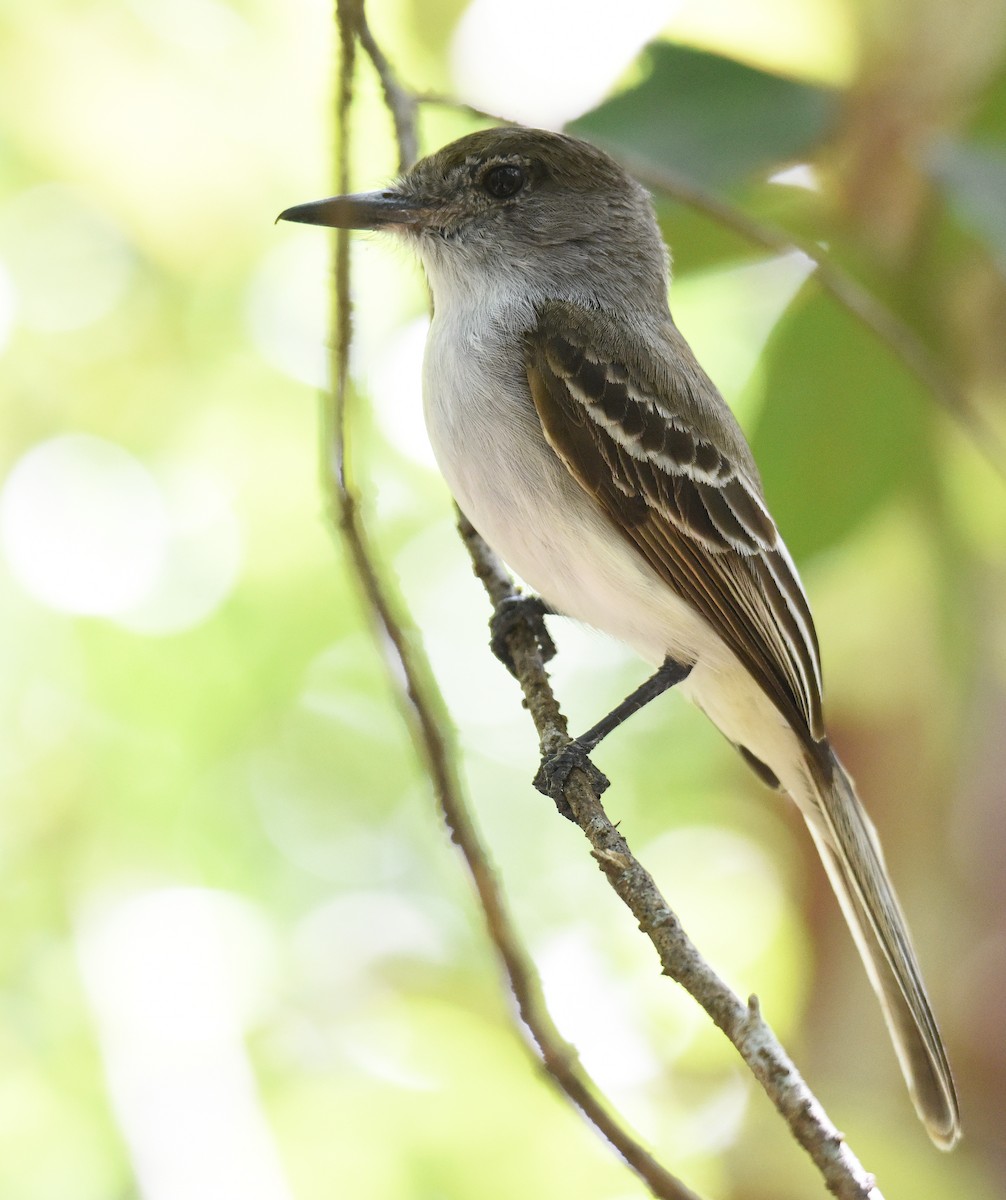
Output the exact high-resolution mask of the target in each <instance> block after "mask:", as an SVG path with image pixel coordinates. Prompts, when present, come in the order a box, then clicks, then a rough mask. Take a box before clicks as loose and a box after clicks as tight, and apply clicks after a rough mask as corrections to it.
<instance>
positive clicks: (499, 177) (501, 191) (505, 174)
mask: <svg viewBox="0 0 1006 1200" xmlns="http://www.w3.org/2000/svg"><path fill="white" fill-rule="evenodd" d="M481 182H482V190H483V191H484V192H488V193H489V195H490V196H492V197H493V198H494V199H495V200H506V199H507V197H508V196H515V195H516V194H517V193H518V192H519V191H520V189H521V188H522V187H523V186H524V172H523V170H522V169H521V168H520V167H518V166H516V165H515V164H514V163H503V164H501V165H500V166H498V167H491V168H490V169H489V170H488V171H486V173H485V174H484V175H483V176H482V181H481Z"/></svg>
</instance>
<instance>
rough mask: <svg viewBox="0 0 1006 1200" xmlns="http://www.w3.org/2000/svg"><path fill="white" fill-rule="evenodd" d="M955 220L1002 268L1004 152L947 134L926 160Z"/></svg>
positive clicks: (1005, 261)
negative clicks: (986, 247) (987, 250)
mask: <svg viewBox="0 0 1006 1200" xmlns="http://www.w3.org/2000/svg"><path fill="white" fill-rule="evenodd" d="M929 170H930V173H931V174H932V175H933V177H934V178H935V179H936V180H937V181H938V182H939V183H940V184H941V185H942V187H943V190H944V192H945V193H946V195H947V198H948V200H949V202H950V205H951V207H952V209H953V210H954V213H955V215H956V216H957V218H958V220H959V221H960V222H961V223H962V224H963V225H964V226H965V227H966V228H967V229H969V230H970V231H971V232H972V233H973V234H975V235H976V236H977V237H979V238H981V240H982V241H983V242H984V243H985V244H986V245H987V246H988V247H989V249H990V250H991V251H992V252H993V254H994V255H995V257H996V259H997V260H998V263H999V267H1000V269H1001V270H1003V271H1004V272H1006V153H1004V152H1003V150H1002V148H1001V147H999V146H991V145H981V144H979V143H975V142H963V141H955V140H953V139H952V138H947V139H945V140H944V141H943V142H941V143H940V145H939V147H938V148H937V149H936V150H935V151H934V152H933V154H932V156H931V158H930V161H929Z"/></svg>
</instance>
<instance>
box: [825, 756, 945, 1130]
mask: <svg viewBox="0 0 1006 1200" xmlns="http://www.w3.org/2000/svg"><path fill="white" fill-rule="evenodd" d="M812 773H813V776H814V778H815V779H816V780H817V782H816V791H817V793H818V795H817V801H818V803H817V804H816V805H812V806H808V807H804V809H803V811H804V816H805V818H806V820H807V824H808V826H809V828H810V832H811V834H812V835H813V837H814V841H815V842H816V844H817V848H818V850H819V852H820V854H821V859H822V861H823V862H824V865H825V868H826V870H827V872H828V877H829V879H830V880H831V884H832V887H833V888H834V889H835V894H836V896H837V897H838V900H839V903H840V904H841V906H842V911H843V913H844V914H845V918H846V920H847V921H848V923H849V928H850V930H851V931H852V935H853V938H854V939H855V941H856V945H857V947H858V948H859V953H860V954H861V955H862V958H863V963H864V964H865V966H866V972H867V975H868V976H869V978H870V982H871V983H872V984H873V988H874V991H875V992H876V993H877V997H878V999H879V1000H880V1005H881V1008H882V1009H883V1013H884V1018H885V1020H886V1021H887V1027H888V1030H889V1031H890V1034H891V1040H892V1041H893V1043H894V1049H895V1051H896V1052H897V1056H898V1061H899V1062H900V1064H901V1070H902V1072H903V1073H904V1076H905V1080H906V1081H907V1083H908V1090H909V1092H910V1094H911V1097H912V1101H913V1103H914V1105H915V1109H916V1112H917V1113H918V1114H919V1118H920V1120H921V1121H922V1123H923V1124H924V1125H925V1127H926V1130H927V1131H928V1133H929V1136H930V1137H931V1138H932V1140H933V1142H934V1143H935V1144H936V1145H937V1146H939V1147H940V1149H942V1150H950V1149H952V1148H953V1146H954V1145H955V1144H956V1143H957V1141H958V1139H959V1137H960V1110H959V1108H958V1103H957V1094H956V1091H955V1090H954V1081H953V1076H952V1075H951V1073H950V1066H949V1063H948V1062H947V1055H946V1051H945V1050H944V1047H943V1041H942V1039H941V1038H940V1032H939V1029H938V1028H937V1026H936V1020H935V1018H934V1017H933V1012H932V1008H931V1007H930V1004H929V998H928V996H927V995H926V989H925V985H924V984H923V982H922V973H921V971H920V969H919V963H918V960H917V958H916V957H915V951H914V949H913V948H912V943H911V938H910V937H909V933H908V927H907V924H906V922H905V918H904V914H903V913H902V911H901V905H900V904H899V903H898V898H897V896H896V895H895V893H894V888H893V886H892V885H891V881H890V879H889V877H888V874H887V869H886V867H885V865H884V859H883V854H882V852H881V849H880V845H879V842H878V841H877V836H876V833H875V832H874V829H873V825H872V823H871V822H870V819H869V817H868V816H867V815H866V813H865V812H864V811H863V807H862V805H861V804H860V802H859V798H858V797H857V795H856V790H855V788H854V786H853V783H852V780H851V779H850V778H849V776H848V774H847V773H846V771H845V769H844V768H843V766H842V764H841V763H840V762H839V761H838V759H837V758H835V757H834V755H831V756H830V761H829V762H828V763H826V764H825V765H824V766H823V767H822V766H817V765H816V764H815V767H814V769H813V772H812Z"/></svg>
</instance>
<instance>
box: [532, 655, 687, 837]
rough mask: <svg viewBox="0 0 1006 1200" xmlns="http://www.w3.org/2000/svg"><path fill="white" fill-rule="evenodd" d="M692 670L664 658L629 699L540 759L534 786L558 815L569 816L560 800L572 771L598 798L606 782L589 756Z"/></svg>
mask: <svg viewBox="0 0 1006 1200" xmlns="http://www.w3.org/2000/svg"><path fill="white" fill-rule="evenodd" d="M691 669H692V668H691V666H690V665H688V666H686V665H684V664H682V663H679V662H675V661H674V660H673V659H671V658H665V659H664V661H663V663H662V664H661V665H660V666H659V667H658V668H657V670H656V671H654V673H653V674H652V675H651V676H650V677H649V679H647V680H645V681H644V682H643V683H641V684H640V685H639V687H637V688H636V690H635V691H634V692H632V694H631V695H629V696H626V697H625V699H624V700H623V701H622V703H621V704H618V705H616V706H615V708H613V709H612V710H611V712H610V713H608V715H607V716H606V717H603V718H602V719H601V720H600V721H598V722H597V724H596V725H594V726H592V727H591V728H590V729H588V730H587V732H586V733H583V734H581V735H580V736H579V737H577V738H573V740H572V741H571V742H567V744H566V745H565V746H563V747H562V749H561V750H557V751H556V752H555V753H554V754H550V755H548V756H547V757H546V758H543V759H542V763H541V766H540V767H539V768H538V774H537V775H536V776H535V777H534V786H535V787H536V788H537V789H538V791H539V792H541V793H542V794H543V795H545V796H551V797H552V799H553V800H554V801H555V803H556V806H557V808H558V809H559V811H560V812H561V813H562V814H563V816H567V817H569V816H571V814H570V813H569V811H568V809H567V805H566V802H565V800H564V799H563V794H562V789H563V787H564V786H565V784H566V780H567V779H568V778H569V774H570V772H571V771H572V770H573V769H574V767H579V768H580V769H581V770H582V771H585V772H586V773H587V775H588V776H589V777H590V781H591V783H592V784H593V785H594V787H595V788H596V789H597V792H598V795H600V794H601V792H603V791H604V790H605V788H606V787H607V786H608V780H607V778H606V777H605V776H604V775H603V774H602V773H601V772H600V771H599V770H598V769H597V767H595V766H594V764H593V763H592V762H591V761H590V757H589V755H590V752H591V751H592V750H593V749H594V747H595V746H597V745H598V743H599V742H601V741H603V740H604V738H606V737H607V736H608V734H609V733H611V732H612V730H615V729H617V728H618V727H619V725H621V724H622V722H623V721H626V720H628V718H629V717H631V716H632V714H633V713H636V712H639V710H640V709H641V708H643V707H644V706H645V705H647V704H649V703H650V701H651V700H655V699H656V698H657V696H661V695H663V693H664V692H666V691H667V690H668V689H669V688H672V687H674V685H675V684H677V683H680V682H681V681H682V680H683V679H685V678H686V677H687V675H688V673H689V672H690V671H691Z"/></svg>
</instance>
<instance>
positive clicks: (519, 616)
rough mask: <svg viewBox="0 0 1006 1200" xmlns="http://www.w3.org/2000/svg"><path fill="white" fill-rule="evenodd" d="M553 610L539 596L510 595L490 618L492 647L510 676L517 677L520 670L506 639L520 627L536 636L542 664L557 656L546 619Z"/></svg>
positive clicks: (490, 643) (490, 641)
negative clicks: (515, 666)
mask: <svg viewBox="0 0 1006 1200" xmlns="http://www.w3.org/2000/svg"><path fill="white" fill-rule="evenodd" d="M551 611H552V610H551V609H550V608H549V607H548V605H547V604H546V603H545V601H544V600H542V598H541V597H540V596H520V595H518V596H508V597H507V599H506V600H504V601H502V602H501V603H500V604H499V605H497V607H496V610H495V612H494V613H493V615H492V616H491V617H490V618H489V633H490V638H489V646H490V648H491V649H492V652H493V654H495V655H496V657H497V658H498V659H499V660H500V662H501V663H502V664H503V665H504V666H505V667H506V669H507V670H508V671H509V672H510V674H511V675H516V674H517V671H516V669H515V668H514V664H513V658H512V656H511V654H510V650H509V648H508V647H507V636H508V635H509V634H510V633H512V632H513V630H514V629H515V628H516V627H517V626H518V625H523V626H524V627H525V628H526V629H529V630H530V631H531V633H532V634H533V635H534V640H535V641H536V642H537V643H538V650H539V652H540V653H541V657H542V661H543V662H548V661H549V659H550V658H554V657H555V642H553V641H552V635H551V634H550V633H549V631H548V630H547V629H546V627H545V620H544V618H545V615H546V613H550V612H551Z"/></svg>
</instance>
